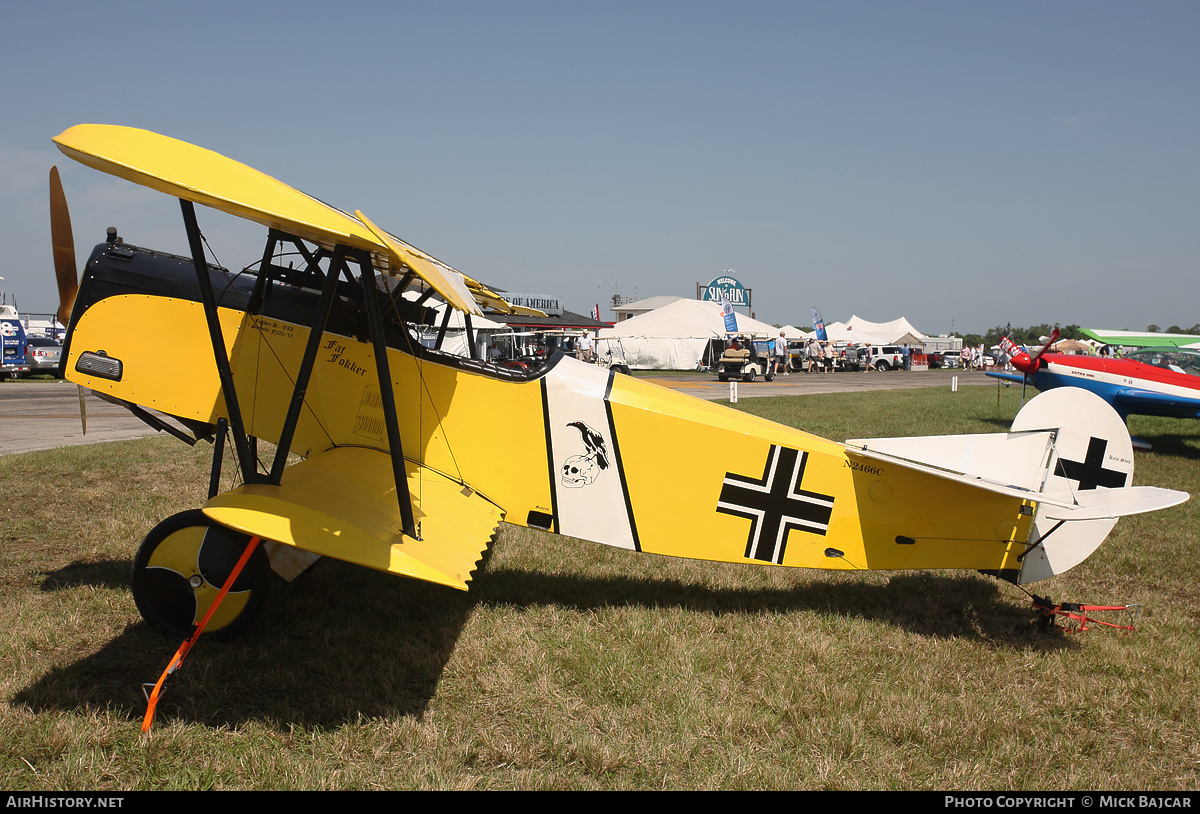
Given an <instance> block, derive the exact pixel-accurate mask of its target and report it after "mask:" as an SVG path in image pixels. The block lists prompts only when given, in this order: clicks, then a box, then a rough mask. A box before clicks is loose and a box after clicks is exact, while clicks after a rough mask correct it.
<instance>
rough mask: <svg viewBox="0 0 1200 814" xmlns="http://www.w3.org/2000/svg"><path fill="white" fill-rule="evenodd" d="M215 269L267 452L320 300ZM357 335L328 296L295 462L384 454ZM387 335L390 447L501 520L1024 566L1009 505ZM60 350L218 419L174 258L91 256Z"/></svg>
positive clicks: (1020, 525) (375, 394)
mask: <svg viewBox="0 0 1200 814" xmlns="http://www.w3.org/2000/svg"><path fill="white" fill-rule="evenodd" d="M209 275H210V278H211V279H212V281H213V288H214V290H215V292H216V294H217V313H218V321H219V325H220V331H221V334H222V336H223V339H224V344H225V348H226V353H227V356H228V359H229V364H230V367H231V369H232V374H233V381H234V384H235V389H236V394H237V401H238V403H239V405H240V412H241V414H242V416H243V418H244V421H245V431H246V433H247V434H248V435H251V436H254V437H256V438H258V439H262V440H264V441H267V442H275V441H276V440H277V439H278V438H279V436H280V428H281V427H282V426H283V423H284V416H285V413H286V412H287V408H288V403H289V401H290V399H291V396H292V391H293V387H294V382H295V371H296V370H297V368H298V367H299V365H300V360H301V357H302V355H303V352H304V348H305V345H306V342H307V339H308V336H309V333H310V326H311V325H312V322H311V319H312V316H311V315H312V312H313V310H314V308H313V304H314V302H315V299H316V297H317V294H316V292H315V291H313V290H311V288H308V287H306V286H305V285H303V284H299V283H297V281H294V280H293V281H292V282H286V283H285V282H279V281H273V282H272V283H271V284H270V285H269V286H268V287H267V291H266V294H265V296H261V297H260V298H258V300H257V301H258V303H259V306H258V307H257V309H256V310H255V312H254V313H252V312H251V310H250V309H249V306H248V303H249V302H250V301H251V300H252V292H253V291H254V290H255V283H256V277H255V275H254V274H253V273H251V272H243V273H241V274H234V273H230V272H227V271H225V270H223V269H217V268H215V267H210V268H209ZM398 307H403V306H402V304H400V305H399V306H398ZM408 316H411V314H408ZM360 323H361V315H360V314H359V313H358V312H357V310H356V309H355V307H354V305H353V302H352V301H350V300H345V301H343V300H342V299H339V301H338V303H337V304H335V307H334V309H333V312H332V315H331V318H330V321H329V323H328V324H327V326H326V330H325V332H324V334H323V336H322V337H321V340H320V346H319V347H320V350H319V353H318V355H317V358H316V363H315V366H314V368H313V372H312V378H311V381H310V382H309V383H308V385H307V390H306V393H305V396H304V407H303V410H302V412H301V415H300V419H299V421H298V423H297V426H296V431H295V437H294V439H293V442H292V444H291V450H292V452H294V453H295V454H297V455H299V456H301V457H305V458H307V457H309V456H313V455H318V454H320V453H322V452H324V451H326V450H330V449H333V448H335V447H344V446H357V447H366V448H370V449H377V450H381V451H384V452H389V444H388V438H387V434H386V432H385V427H384V415H383V411H382V408H381V406H380V395H381V394H380V385H379V383H378V379H377V378H376V377H375V370H376V366H375V363H374V359H373V350H372V346H371V344H370V343H369V342H368V341H366V339H365V330H364V326H363V325H362V324H360ZM387 344H388V364H389V366H390V369H391V377H392V382H391V383H390V384H391V388H392V391H393V392H394V394H395V398H396V403H397V411H398V413H399V419H400V420H399V424H400V434H401V440H402V448H403V453H404V456H405V457H406V458H408V459H410V460H412V461H415V462H417V463H419V464H421V465H422V466H423V467H427V468H429V469H431V470H434V471H435V472H438V473H441V474H443V475H445V476H446V477H448V478H450V479H452V480H454V481H456V482H459V483H461V484H463V485H464V487H469V488H470V489H471V490H474V491H475V492H478V493H479V494H481V495H482V496H484V497H485V498H486V499H488V500H489V501H491V502H492V503H494V504H495V505H496V506H497V507H499V508H500V509H501V510H502V511H503V512H504V516H505V519H506V520H507V521H508V522H510V523H515V524H518V525H524V526H530V527H535V528H541V529H545V530H547V531H553V532H558V533H562V534H566V535H569V536H573V537H579V538H583V539H588V540H592V541H595V542H600V543H604V544H607V545H613V546H617V547H622V548H628V549H631V550H638V551H643V552H650V553H658V554H668V555H673V556H681V557H691V558H697V559H708V560H720V561H727V562H758V563H773V564H777V565H790V566H801V567H810V568H832V569H855V570H857V569H868V568H870V569H876V568H883V569H909V568H912V569H921V568H968V569H979V570H989V571H998V572H1015V571H1016V570H1017V569H1019V567H1020V564H1019V562H1018V560H1017V557H1018V556H1019V555H1020V554H1021V553H1023V552H1024V551H1025V548H1026V546H1025V541H1026V540H1027V539H1028V535H1029V527H1030V517H1029V515H1030V513H1029V510H1028V506H1027V505H1023V503H1027V502H1026V501H1022V500H1021V499H1018V498H1014V497H1013V496H1011V495H1002V494H996V493H993V492H985V491H981V490H979V489H977V488H975V487H973V486H971V485H969V484H966V483H962V482H957V481H953V480H946V479H943V478H940V477H938V476H937V475H936V474H929V473H925V472H918V471H912V470H909V469H907V468H905V467H902V466H888V465H882V464H880V463H879V462H878V461H873V460H870V459H867V458H863V457H860V456H858V455H856V454H855V453H854V452H853V451H852V450H848V449H847V448H846V447H844V446H843V445H841V444H837V443H834V442H831V441H827V440H825V439H822V438H819V437H817V436H814V435H811V434H809V433H805V432H803V431H801V430H797V429H794V428H790V427H786V426H783V425H780V424H775V423H773V422H770V421H766V420H764V419H760V418H757V417H755V416H752V415H749V414H746V413H743V412H739V411H735V410H732V409H730V408H727V407H723V406H720V405H717V404H713V403H710V402H706V401H702V400H700V399H697V398H694V397H692V396H688V395H685V394H681V393H677V392H675V391H671V390H668V389H666V388H662V387H659V386H657V385H653V384H650V383H648V382H645V381H641V380H638V379H636V378H632V377H629V376H624V375H619V374H615V373H613V372H611V371H608V370H603V369H600V368H597V367H595V366H591V365H586V364H583V363H580V362H577V361H576V360H574V359H570V358H564V357H559V358H557V359H554V360H551V361H549V362H548V363H547V364H546V365H545V366H543V367H542V368H541V369H538V370H533V371H528V372H515V371H512V370H508V369H505V368H501V367H499V366H496V365H493V364H490V363H488V362H486V361H483V360H474V359H467V358H463V357H459V356H453V355H451V354H446V353H441V352H438V351H436V350H431V349H428V348H424V347H422V346H421V345H420V344H419V343H418V342H416V341H415V339H414V334H413V332H411V331H409V330H408V327H407V325H406V323H405V320H404V319H402V318H401V314H400V312H399V311H398V310H397V311H395V312H393V315H392V319H391V320H390V321H389V323H388V327H387ZM64 355H65V356H66V359H67V361H66V363H65V367H64V369H65V371H66V373H67V376H68V378H70V379H71V380H72V381H75V382H77V383H79V384H81V385H84V386H86V387H89V388H92V389H94V390H97V391H99V392H101V393H107V394H108V395H110V396H112V397H114V398H116V399H120V400H123V401H126V402H130V403H133V404H136V405H141V406H143V407H148V408H151V409H154V410H157V411H159V412H161V413H164V414H167V415H170V416H175V417H178V418H181V419H184V420H186V421H188V422H191V423H192V424H194V425H201V426H211V425H213V424H215V423H216V421H217V420H218V419H219V418H221V417H226V416H227V415H228V410H227V406H226V405H227V402H226V399H225V398H224V397H223V394H222V388H221V386H220V380H219V378H218V375H217V367H216V363H215V360H214V354H213V343H212V342H211V341H210V336H209V333H208V330H207V327H206V324H205V319H204V314H203V308H202V306H201V305H200V302H199V297H198V295H197V285H196V282H195V272H194V269H193V267H192V265H191V262H190V261H189V260H186V259H184V258H178V257H171V256H169V255H162V254H156V253H153V252H149V251H146V250H142V249H137V248H134V247H130V246H125V245H119V244H116V245H114V244H102V245H101V246H99V247H97V249H96V251H95V252H94V253H93V255H92V258H91V260H90V261H89V263H88V266H87V269H86V272H85V276H84V279H83V281H82V284H81V288H80V292H79V296H78V299H77V301H76V306H75V310H74V312H73V317H72V322H71V326H70V334H69V336H68V339H67V345H66V348H65V353H64ZM106 366H107V367H106ZM115 370H119V373H114V372H113V371H115ZM416 498H417V496H416V495H414V499H416Z"/></svg>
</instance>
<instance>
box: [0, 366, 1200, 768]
mask: <svg viewBox="0 0 1200 814" xmlns="http://www.w3.org/2000/svg"><path fill="white" fill-rule="evenodd" d="M997 392H998V391H996V390H994V389H992V388H987V387H971V388H964V389H963V390H961V391H960V392H958V393H956V394H951V393H950V392H949V391H946V390H920V391H915V390H914V391H894V392H888V393H878V394H844V395H823V396H806V397H792V398H763V399H746V400H743V401H742V402H741V403H740V405H738V406H739V407H740V408H741V409H745V410H750V411H754V412H757V413H760V414H763V415H766V416H768V417H770V418H773V419H775V420H778V421H781V422H784V423H788V424H792V425H796V426H800V427H803V428H804V429H808V430H811V431H813V432H816V433H819V434H821V435H824V436H827V437H831V438H835V439H839V440H840V439H844V438H847V437H859V436H883V435H915V434H934V433H937V434H941V433H957V432H995V431H998V430H1001V429H1004V428H1006V427H1007V424H1008V422H1009V421H1010V420H1011V418H1012V416H1013V415H1015V413H1016V410H1017V408H1018V400H1019V392H1018V391H1017V389H1016V388H1012V389H1011V390H1001V391H999V396H998V395H997ZM998 400H999V403H998ZM1131 429H1132V430H1133V431H1134V432H1135V433H1136V434H1138V435H1141V436H1142V437H1144V438H1147V439H1149V440H1151V441H1153V442H1154V444H1155V451H1154V452H1150V453H1145V452H1139V453H1138V454H1137V468H1138V469H1137V474H1136V482H1138V483H1150V484H1160V485H1165V486H1172V487H1174V488H1181V489H1186V490H1187V491H1190V492H1192V493H1193V494H1196V493H1197V492H1198V491H1200V472H1198V469H1197V460H1198V458H1200V422H1189V421H1173V420H1153V419H1144V418H1134V419H1131ZM207 456H208V449H207V448H201V449H196V450H191V449H189V448H187V447H185V446H184V445H182V444H180V443H179V442H177V441H174V440H172V439H164V438H156V439H144V440H141V441H133V442H121V443H113V444H104V445H97V446H90V447H74V448H67V449H62V450H55V451H51V452H39V453H28V454H23V455H11V456H5V457H3V458H0V461H2V462H3V464H4V466H3V468H2V470H0V494H3V495H4V508H3V509H0V512H2V515H0V516H2V517H3V525H2V528H0V533H2V536H3V558H2V560H0V698H2V699H3V704H2V706H0V787H3V788H4V789H6V790H22V789H57V790H73V789H80V790H83V789H95V790H137V789H387V788H402V789H540V788H553V789H775V788H779V789H963V790H989V789H992V790H1008V789H1011V790H1036V789H1054V790H1060V789H1061V790H1071V789H1110V790H1153V789H1164V790H1179V789H1184V790H1186V789H1195V788H1196V787H1197V785H1198V781H1200V701H1198V700H1197V699H1198V694H1197V688H1198V686H1200V683H1198V681H1197V678H1198V673H1200V632H1198V630H1200V628H1198V622H1200V611H1198V603H1197V599H1198V596H1197V594H1198V589H1197V585H1198V584H1200V579H1198V577H1200V566H1198V565H1197V558H1196V556H1195V553H1196V548H1197V533H1196V531H1197V528H1198V525H1197V519H1198V518H1197V513H1198V512H1200V498H1198V499H1193V500H1191V501H1189V502H1188V503H1186V504H1184V505H1182V506H1179V507H1176V508H1174V509H1171V510H1168V511H1165V512H1159V513H1156V514H1153V515H1144V516H1138V517H1132V518H1126V519H1125V520H1122V521H1121V522H1120V523H1119V524H1118V525H1117V528H1116V530H1115V531H1114V533H1113V535H1112V536H1111V537H1110V538H1109V540H1108V541H1107V542H1106V543H1105V544H1104V545H1103V546H1102V547H1101V548H1100V550H1099V551H1098V552H1097V554H1095V555H1094V556H1093V557H1092V558H1091V559H1090V560H1088V561H1087V562H1086V563H1084V564H1083V565H1082V566H1080V567H1078V568H1077V569H1075V570H1073V571H1071V572H1070V573H1068V574H1066V575H1063V576H1060V577H1056V578H1055V579H1053V580H1050V581H1048V582H1046V583H1040V584H1039V585H1037V586H1034V587H1035V588H1036V589H1037V590H1038V591H1039V592H1040V593H1049V594H1050V595H1051V596H1053V597H1054V598H1055V599H1056V600H1064V599H1065V600H1069V601H1077V602H1089V603H1102V604H1116V603H1122V604H1123V603H1139V604H1140V605H1141V616H1140V618H1139V620H1138V623H1137V630H1136V631H1135V632H1132V633H1124V632H1120V631H1116V630H1113V629H1110V628H1103V627H1094V628H1092V629H1091V630H1089V631H1087V632H1074V633H1072V632H1065V631H1062V630H1054V631H1051V632H1049V633H1041V632H1039V631H1038V630H1037V628H1036V624H1035V614H1034V613H1033V611H1032V609H1031V606H1030V603H1029V600H1028V598H1027V597H1026V595H1025V594H1024V593H1022V592H1021V591H1020V590H1019V589H1017V588H1015V587H1013V586H1011V585H1008V584H1007V583H1000V582H997V581H995V580H993V579H991V578H988V577H984V576H981V575H977V574H973V573H960V572H942V573H916V572H897V573H878V572H876V573H865V574H839V573H833V572H821V571H800V570H795V569H771V568H760V567H750V566H737V565H717V564H709V563H699V562H685V561H677V560H669V559H663V558H656V557H646V556H638V555H634V554H629V553H626V552H621V551H615V550H611V549H608V548H605V547H603V546H598V545H593V544H589V543H581V542H578V541H574V540H570V539H563V538H556V537H552V536H549V535H543V534H538V533H533V532H528V531H525V530H522V529H518V528H515V527H504V530H503V531H502V533H501V535H500V537H499V539H498V541H497V543H496V545H495V546H494V548H493V550H492V552H491V554H490V557H489V560H488V562H487V564H486V567H485V568H483V569H481V571H480V572H478V573H477V574H476V578H475V581H474V584H473V588H472V590H471V591H470V592H468V593H460V592H457V591H451V590H447V589H442V588H438V587H435V586H431V585H426V584H423V583H417V582H412V581H407V580H402V579H398V578H396V577H392V576H388V575H385V574H380V573H375V572H372V571H368V570H366V569H363V568H358V567H355V566H350V565H345V564H342V563H339V562H336V561H331V560H326V561H322V562H321V563H319V564H318V565H317V566H316V567H315V568H314V569H312V570H311V571H310V572H308V573H307V574H305V575H304V576H302V577H301V578H300V579H298V580H297V581H296V582H294V583H292V584H291V585H287V584H285V583H283V582H277V583H276V585H275V586H274V587H273V593H272V595H271V597H270V600H269V602H268V605H267V608H266V610H265V611H264V613H263V615H262V617H261V618H260V619H259V620H258V622H257V623H256V624H255V626H254V627H253V628H252V629H251V630H250V631H249V632H248V633H246V634H245V635H244V636H242V637H240V638H238V639H236V640H234V641H233V642H230V643H227V644H212V643H202V644H201V645H200V646H199V648H198V649H197V650H196V651H195V652H194V653H193V654H192V656H191V657H190V659H189V661H188V662H187V664H186V665H185V667H184V669H183V670H181V671H180V672H179V673H178V674H177V675H176V676H175V678H174V679H173V680H172V683H171V684H170V685H169V688H168V690H167V693H166V695H165V697H164V700H163V701H162V703H161V704H160V706H159V713H158V718H157V721H156V725H155V728H154V730H153V732H152V733H151V734H150V735H148V736H143V735H142V734H141V732H140V731H139V724H140V721H141V716H142V714H143V712H144V710H145V702H144V699H143V697H142V694H141V692H142V691H141V686H140V685H141V684H142V683H143V682H152V681H154V680H156V679H157V678H158V676H159V674H160V673H161V671H162V669H163V668H164V667H165V665H166V663H167V661H168V660H169V658H170V656H171V654H172V653H173V652H174V650H175V648H176V646H177V645H178V642H172V641H168V640H166V639H163V638H162V637H160V636H158V635H157V634H156V633H154V632H153V631H151V630H150V629H149V628H148V627H147V626H146V625H145V624H144V623H143V622H142V621H141V619H140V618H139V616H138V613H137V610H136V608H135V607H134V603H133V600H132V597H131V596H130V593H129V585H128V582H129V570H130V565H131V560H132V557H133V553H134V551H135V549H136V547H137V545H138V543H139V542H140V539H141V537H142V536H143V535H144V534H145V532H146V531H147V530H149V529H150V528H151V527H152V526H153V525H154V524H155V523H156V522H158V521H159V520H160V519H162V518H163V517H166V516H167V515H169V514H172V513H174V512H176V511H181V510H183V509H188V508H194V507H196V506H198V505H200V504H201V503H202V502H203V499H204V494H205V491H206V488H207V477H208V476H207V472H208V457H207ZM1114 621H1117V620H1116V619H1114Z"/></svg>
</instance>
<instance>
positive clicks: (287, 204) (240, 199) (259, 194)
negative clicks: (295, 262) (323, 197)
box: [54, 124, 513, 314]
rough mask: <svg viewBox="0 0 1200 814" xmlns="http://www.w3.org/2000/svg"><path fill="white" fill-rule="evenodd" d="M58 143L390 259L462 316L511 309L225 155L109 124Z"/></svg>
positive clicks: (282, 225) (294, 230) (87, 159)
mask: <svg viewBox="0 0 1200 814" xmlns="http://www.w3.org/2000/svg"><path fill="white" fill-rule="evenodd" d="M54 143H55V144H57V145H58V148H59V149H60V150H62V151H63V153H65V154H66V155H68V156H70V157H71V158H74V159H75V160H76V161H79V162H81V163H83V164H87V165H88V166H89V167H92V168H94V169H98V170H101V171H102V172H107V173H110V174H112V175H116V176H118V177H120V178H124V179H126V180H128V181H133V182H134V183H135V184H141V185H142V186H146V187H150V188H151V189H156V190H158V191H159V192H164V193H166V194H168V195H173V196H175V197H177V198H183V199H184V200H188V201H192V202H193V203H198V204H203V205H204V206H209V207H212V208H213V209H219V210H220V211H222V212H228V213H229V214H231V215H235V216H237V217H240V218H246V219H247V220H252V221H254V222H255V223H261V224H262V225H264V226H267V227H270V228H273V229H279V230H280V231H283V232H287V233H288V234H292V235H296V236H297V237H300V238H303V239H305V240H309V241H312V242H313V243H317V244H319V245H322V246H326V247H332V246H334V245H337V244H342V245H346V246H352V247H354V248H358V249H366V250H368V251H372V252H378V253H380V254H383V255H386V256H388V257H389V258H391V265H392V266H393V269H392V271H393V272H395V271H397V270H398V269H399V268H400V266H401V265H403V266H407V267H408V268H410V269H412V270H413V271H414V272H415V273H416V274H417V275H418V276H419V277H421V279H423V280H424V281H425V282H426V283H428V284H429V285H430V286H432V287H433V289H434V290H435V291H437V292H438V294H440V295H441V296H442V297H444V298H445V299H446V301H447V302H449V303H450V304H451V305H452V306H454V307H455V308H457V309H459V310H461V311H466V312H468V313H473V314H481V313H482V312H481V311H480V309H479V306H478V305H477V304H476V303H482V304H484V305H491V306H494V307H499V310H503V311H511V310H512V309H513V306H511V305H509V304H508V303H506V302H504V300H503V298H502V297H500V296H498V295H496V294H495V293H494V292H491V291H487V290H486V289H483V287H482V286H480V285H479V283H477V282H475V281H473V280H470V278H466V277H465V275H463V274H462V273H460V272H458V271H456V270H454V269H452V268H450V267H449V266H447V265H445V264H444V263H440V262H439V261H437V260H434V259H433V258H431V257H429V256H428V255H426V254H424V253H423V252H420V251H418V250H417V249H414V248H413V247H411V246H409V245H408V244H406V243H404V242H403V241H400V240H398V239H396V238H395V237H393V236H392V235H390V234H388V233H387V232H384V231H383V230H382V229H379V228H378V227H376V226H375V225H374V224H373V223H371V222H370V221H368V220H366V218H365V217H364V216H362V215H361V214H359V218H361V220H360V219H359V218H355V217H353V216H351V215H349V214H347V213H346V212H343V211H342V210H340V209H338V208H336V207H333V206H330V205H329V204H327V203H324V202H323V201H320V200H318V199H316V198H314V197H312V196H311V195H306V194H305V193H303V192H300V191H299V190H296V189H293V188H292V187H290V186H288V185H287V184H285V183H283V182H281V181H278V180H276V179H274V178H272V177H271V176H269V175H266V174H265V173H262V172H259V171H258V170H256V169H254V168H253V167H248V166H246V165H245V164H242V163H240V162H238V161H234V160H233V159H231V158H227V157H225V156H223V155H221V154H220V153H214V152H213V151H211V150H205V149H204V148H203V147H197V146H195V145H194V144H188V143H187V142H185V141H179V140H178V139H173V138H169V137H167V136H162V135H159V134H158V133H152V132H150V131H148V130H139V129H137V128H134V127H122V126H119V125H109V124H80V125H76V126H75V127H72V128H70V129H68V130H65V131H63V132H62V133H60V134H59V135H58V136H56V137H55V138H54ZM468 280H470V283H474V287H472V286H471V285H470V284H469V283H468ZM476 288H478V289H481V290H480V291H476Z"/></svg>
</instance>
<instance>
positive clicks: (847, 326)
mask: <svg viewBox="0 0 1200 814" xmlns="http://www.w3.org/2000/svg"><path fill="white" fill-rule="evenodd" d="M825 333H826V334H828V335H829V338H830V339H832V340H833V341H834V342H853V343H855V344H860V345H861V344H864V343H867V342H870V343H871V344H872V345H924V344H925V343H926V342H927V341H928V340H929V337H927V336H926V335H925V334H923V333H921V332H920V331H918V330H917V329H916V328H914V327H913V326H912V323H910V322H909V321H908V320H907V319H905V318H904V317H900V318H899V319H893V320H892V321H891V322H869V321H867V320H865V319H862V318H861V317H858V316H852V317H850V319H848V320H846V321H845V322H834V323H833V324H831V325H826V326H825Z"/></svg>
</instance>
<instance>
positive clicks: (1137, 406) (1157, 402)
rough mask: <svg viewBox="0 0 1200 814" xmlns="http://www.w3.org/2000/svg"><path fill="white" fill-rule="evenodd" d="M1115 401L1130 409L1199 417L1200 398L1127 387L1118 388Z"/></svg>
mask: <svg viewBox="0 0 1200 814" xmlns="http://www.w3.org/2000/svg"><path fill="white" fill-rule="evenodd" d="M1116 399H1117V402H1118V403H1119V404H1121V405H1122V406H1123V407H1126V408H1128V409H1129V410H1130V411H1134V412H1137V411H1142V410H1145V411H1150V412H1153V413H1155V414H1156V415H1159V414H1167V415H1172V416H1176V417H1181V418H1200V398H1189V397H1188V396H1176V395H1171V394H1168V393H1156V392H1154V391H1152V390H1138V389H1135V388H1128V389H1126V390H1118V391H1117V395H1116Z"/></svg>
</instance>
